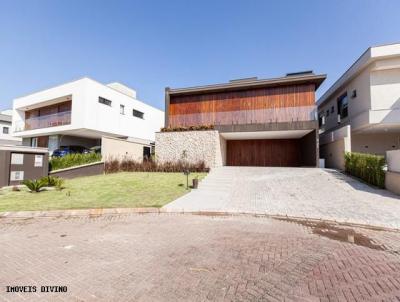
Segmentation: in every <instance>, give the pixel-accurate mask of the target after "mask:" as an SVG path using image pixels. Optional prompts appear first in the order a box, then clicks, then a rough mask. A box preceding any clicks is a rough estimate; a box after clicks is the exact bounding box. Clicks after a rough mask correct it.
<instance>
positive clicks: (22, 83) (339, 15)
mask: <svg viewBox="0 0 400 302" xmlns="http://www.w3.org/2000/svg"><path fill="white" fill-rule="evenodd" d="M399 12H400V1H398V0H393V1H389V0H387V1H386V0H380V1H378V0H376V1H368V0H361V1H349V0H348V1H322V0H321V1H320V0H315V1H312V0H303V1H295V0H291V1H282V0H280V1H266V0H265V1H251V0H247V1H233V0H230V1H218V0H214V1H208V0H202V1H173V0H170V1H133V0H132V1H117V0H113V1H111V0H109V1H101V0H97V1H90V0H85V1H77V0H68V1H66V0H64V1H61V0H56V1H55V0H51V1H44V0H31V1H29V0H25V1H18V0H12V1H11V0H0V109H5V108H8V107H11V106H12V99H13V98H15V97H19V96H22V95H25V94H29V93H31V92H35V91H38V90H41V89H44V88H49V87H51V86H54V85H57V84H61V83H63V82H67V81H71V80H74V79H78V78H80V77H83V76H89V77H91V78H93V79H96V80H98V81H100V82H103V83H108V82H113V81H119V82H121V83H124V84H126V85H128V86H131V87H133V88H135V89H136V90H137V93H138V97H139V99H141V100H143V101H145V102H147V103H149V104H151V105H153V106H156V107H158V108H161V109H163V105H164V88H165V87H166V86H170V87H186V86H194V85H202V84H212V83H220V82H227V81H229V80H230V79H235V78H242V77H251V76H258V77H259V78H269V77H278V76H282V75H284V74H285V73H286V72H294V71H299V70H308V69H312V70H314V72H316V73H327V74H328V79H327V81H326V82H325V83H324V84H323V85H322V86H321V88H320V90H319V92H318V95H321V93H322V92H324V91H325V90H326V89H327V88H328V87H329V86H330V85H331V84H332V83H333V82H334V81H335V80H336V79H337V78H338V77H339V76H340V75H341V74H342V73H343V72H344V71H345V70H346V69H347V68H348V67H349V66H350V65H351V64H352V63H353V62H354V60H355V59H356V58H358V57H359V56H360V55H361V54H362V52H364V51H365V50H366V49H367V48H368V47H369V46H371V45H378V44H385V43H394V42H400V18H399Z"/></svg>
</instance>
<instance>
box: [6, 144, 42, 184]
mask: <svg viewBox="0 0 400 302" xmlns="http://www.w3.org/2000/svg"><path fill="white" fill-rule="evenodd" d="M48 173H49V151H48V149H47V148H32V147H26V146H0V187H4V186H15V185H19V184H21V183H22V181H23V180H25V179H38V178H41V177H43V176H47V175H48Z"/></svg>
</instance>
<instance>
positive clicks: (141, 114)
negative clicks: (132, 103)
mask: <svg viewBox="0 0 400 302" xmlns="http://www.w3.org/2000/svg"><path fill="white" fill-rule="evenodd" d="M132 115H133V116H134V117H137V118H141V119H144V112H142V111H139V110H136V109H132Z"/></svg>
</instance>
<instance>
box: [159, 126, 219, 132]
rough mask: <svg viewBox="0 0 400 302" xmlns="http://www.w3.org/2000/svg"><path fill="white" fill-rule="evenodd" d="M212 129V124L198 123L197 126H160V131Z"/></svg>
mask: <svg viewBox="0 0 400 302" xmlns="http://www.w3.org/2000/svg"><path fill="white" fill-rule="evenodd" d="M201 130H214V125H199V126H185V127H184V126H182V127H166V128H161V132H179V131H201Z"/></svg>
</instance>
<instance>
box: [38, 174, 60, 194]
mask: <svg viewBox="0 0 400 302" xmlns="http://www.w3.org/2000/svg"><path fill="white" fill-rule="evenodd" d="M40 180H41V181H42V182H43V183H44V184H45V186H46V187H55V188H56V189H57V190H58V191H61V190H62V189H64V179H62V178H61V177H58V176H51V175H49V176H44V177H42V178H41V179H40Z"/></svg>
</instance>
